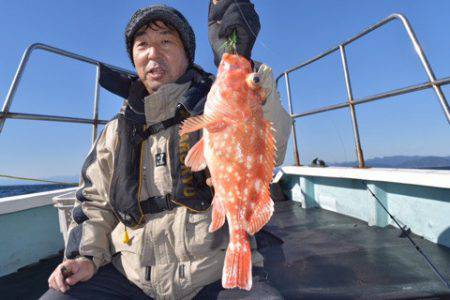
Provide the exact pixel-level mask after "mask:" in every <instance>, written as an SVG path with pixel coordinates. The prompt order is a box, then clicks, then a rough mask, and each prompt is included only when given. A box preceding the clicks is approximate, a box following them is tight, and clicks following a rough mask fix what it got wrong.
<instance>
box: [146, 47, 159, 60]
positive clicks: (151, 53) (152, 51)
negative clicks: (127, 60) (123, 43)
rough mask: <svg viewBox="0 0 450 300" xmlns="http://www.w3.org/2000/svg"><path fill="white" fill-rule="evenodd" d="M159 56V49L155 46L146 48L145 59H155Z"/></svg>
mask: <svg viewBox="0 0 450 300" xmlns="http://www.w3.org/2000/svg"><path fill="white" fill-rule="evenodd" d="M158 55H159V49H158V48H157V47H155V46H151V47H148V52H147V57H148V58H156V57H158Z"/></svg>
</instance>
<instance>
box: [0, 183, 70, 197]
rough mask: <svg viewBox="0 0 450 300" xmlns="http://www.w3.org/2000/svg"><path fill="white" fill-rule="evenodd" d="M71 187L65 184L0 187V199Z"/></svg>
mask: <svg viewBox="0 0 450 300" xmlns="http://www.w3.org/2000/svg"><path fill="white" fill-rule="evenodd" d="M69 187H72V186H70V185H65V184H29V185H0V198H3V197H10V196H16V195H24V194H31V193H39V192H45V191H52V190H59V189H65V188H69Z"/></svg>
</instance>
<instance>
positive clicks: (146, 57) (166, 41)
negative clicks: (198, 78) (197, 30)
mask: <svg viewBox="0 0 450 300" xmlns="http://www.w3.org/2000/svg"><path fill="white" fill-rule="evenodd" d="M133 61H134V65H135V67H136V71H137V73H138V75H139V78H140V79H141V80H142V83H143V84H144V85H145V87H146V88H147V90H148V92H149V93H152V92H154V91H156V90H157V89H158V88H159V87H160V86H162V85H163V84H166V83H171V82H175V81H176V80H177V79H178V78H179V77H180V76H181V75H183V74H184V73H185V72H186V69H187V67H188V65H189V62H188V59H187V56H186V52H185V50H184V46H183V42H182V41H181V38H180V35H179V34H178V32H177V31H176V30H175V29H171V28H169V27H167V26H166V25H165V24H164V23H163V22H161V21H156V22H154V23H151V24H149V25H148V26H147V25H146V26H143V27H142V28H141V29H139V30H138V31H137V32H136V34H135V37H134V43H133Z"/></svg>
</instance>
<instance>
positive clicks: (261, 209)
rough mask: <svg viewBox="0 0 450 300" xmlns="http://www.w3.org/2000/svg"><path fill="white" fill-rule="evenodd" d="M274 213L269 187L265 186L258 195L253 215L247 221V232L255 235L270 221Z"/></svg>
mask: <svg viewBox="0 0 450 300" xmlns="http://www.w3.org/2000/svg"><path fill="white" fill-rule="evenodd" d="M272 214H273V201H272V199H271V198H270V192H269V189H268V187H265V188H263V190H262V192H261V193H260V194H259V195H258V202H257V203H256V205H255V208H254V209H253V212H252V215H251V217H250V219H249V220H248V223H247V232H248V233H249V234H251V235H254V234H255V233H257V232H258V231H260V230H261V228H262V227H263V226H264V225H266V224H267V222H269V220H270V218H271V217H272Z"/></svg>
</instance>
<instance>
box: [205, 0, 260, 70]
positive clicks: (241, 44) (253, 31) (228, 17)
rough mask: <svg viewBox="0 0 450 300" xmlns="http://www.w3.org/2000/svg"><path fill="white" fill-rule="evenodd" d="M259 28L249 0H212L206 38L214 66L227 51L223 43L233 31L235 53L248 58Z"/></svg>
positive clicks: (257, 18)
mask: <svg viewBox="0 0 450 300" xmlns="http://www.w3.org/2000/svg"><path fill="white" fill-rule="evenodd" d="M260 28H261V25H260V22H259V16H258V14H257V13H256V11H255V8H254V5H253V4H252V3H251V2H250V1H249V0H220V1H219V0H212V1H211V2H210V5H209V13H208V38H209V42H210V44H211V47H212V49H213V52H214V63H215V64H216V66H218V65H219V63H220V59H221V58H222V55H223V53H225V52H228V51H229V50H228V49H227V47H224V46H223V45H226V44H227V42H228V41H229V39H230V37H232V35H233V33H235V34H236V36H235V38H233V40H234V42H235V45H236V48H235V50H236V52H237V54H240V55H242V56H244V57H245V58H247V59H249V60H250V58H251V53H252V49H253V45H254V44H255V41H256V37H257V35H258V33H259V30H260ZM228 43H229V42H228Z"/></svg>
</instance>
